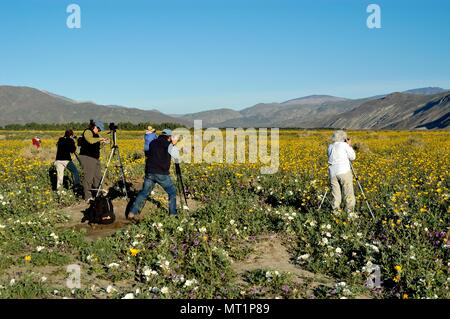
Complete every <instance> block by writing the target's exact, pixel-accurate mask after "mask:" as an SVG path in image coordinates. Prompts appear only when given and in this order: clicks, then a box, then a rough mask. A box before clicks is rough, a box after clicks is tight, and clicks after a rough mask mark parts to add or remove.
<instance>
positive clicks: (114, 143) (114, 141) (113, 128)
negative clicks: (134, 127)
mask: <svg viewBox="0 0 450 319" xmlns="http://www.w3.org/2000/svg"><path fill="white" fill-rule="evenodd" d="M118 129H119V127H118V126H117V125H116V124H114V122H112V123H109V133H108V134H112V137H111V141H112V143H111V148H117V130H118Z"/></svg>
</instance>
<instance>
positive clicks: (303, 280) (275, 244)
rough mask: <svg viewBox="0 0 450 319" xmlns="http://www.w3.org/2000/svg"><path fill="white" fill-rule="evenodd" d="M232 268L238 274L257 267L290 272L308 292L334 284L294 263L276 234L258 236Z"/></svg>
mask: <svg viewBox="0 0 450 319" xmlns="http://www.w3.org/2000/svg"><path fill="white" fill-rule="evenodd" d="M232 268H233V270H234V271H235V272H236V273H237V274H238V275H240V276H242V275H243V274H244V273H245V272H247V271H252V270H257V269H267V270H278V271H281V272H287V273H291V274H292V275H293V280H294V281H295V282H297V283H299V284H303V285H305V286H307V290H309V291H308V293H311V292H312V289H314V288H317V287H318V286H325V287H330V288H331V287H333V286H334V281H333V280H332V279H330V278H327V277H326V276H322V275H317V274H314V273H311V272H309V271H306V270H304V269H301V268H300V267H298V266H296V265H294V264H293V263H292V262H291V255H290V254H289V252H288V250H287V248H286V246H285V245H284V244H283V242H282V241H281V239H280V238H279V237H278V236H277V235H276V234H270V235H263V236H259V237H258V238H257V239H256V242H255V244H254V247H253V252H252V253H251V254H250V255H249V256H248V257H247V258H246V259H245V260H242V261H236V262H235V263H233V266H232Z"/></svg>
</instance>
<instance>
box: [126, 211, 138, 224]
mask: <svg viewBox="0 0 450 319" xmlns="http://www.w3.org/2000/svg"><path fill="white" fill-rule="evenodd" d="M127 219H128V220H129V221H135V222H136V221H138V220H139V218H138V215H137V214H133V213H131V212H130V213H128V216H127Z"/></svg>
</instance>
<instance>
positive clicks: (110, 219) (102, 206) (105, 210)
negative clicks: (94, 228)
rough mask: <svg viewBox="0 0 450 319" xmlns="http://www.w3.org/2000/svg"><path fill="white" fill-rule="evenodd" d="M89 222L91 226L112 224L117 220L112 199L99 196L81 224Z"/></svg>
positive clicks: (93, 201)
mask: <svg viewBox="0 0 450 319" xmlns="http://www.w3.org/2000/svg"><path fill="white" fill-rule="evenodd" d="M86 220H87V221H89V224H103V225H107V224H112V223H114V221H115V220H116V215H115V214H114V207H113V204H112V201H111V199H110V198H108V197H106V196H104V195H103V194H101V195H98V196H97V197H96V198H95V199H94V200H92V201H91V203H90V205H89V207H88V208H87V209H86V211H85V212H84V217H83V219H82V220H81V222H85V221H86Z"/></svg>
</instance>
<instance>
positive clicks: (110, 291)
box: [106, 285, 117, 294]
mask: <svg viewBox="0 0 450 319" xmlns="http://www.w3.org/2000/svg"><path fill="white" fill-rule="evenodd" d="M116 291H117V289H116V288H114V287H113V286H112V285H109V286H108V287H106V292H107V293H109V294H110V293H113V292H116Z"/></svg>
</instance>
